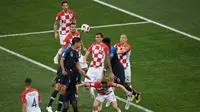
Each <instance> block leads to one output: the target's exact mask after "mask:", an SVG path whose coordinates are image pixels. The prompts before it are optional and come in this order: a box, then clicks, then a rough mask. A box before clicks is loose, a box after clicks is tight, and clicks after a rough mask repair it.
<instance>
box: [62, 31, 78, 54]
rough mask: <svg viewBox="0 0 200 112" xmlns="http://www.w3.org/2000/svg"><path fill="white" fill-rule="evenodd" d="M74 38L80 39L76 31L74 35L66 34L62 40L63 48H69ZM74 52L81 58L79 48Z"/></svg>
mask: <svg viewBox="0 0 200 112" xmlns="http://www.w3.org/2000/svg"><path fill="white" fill-rule="evenodd" d="M74 37H79V38H80V33H79V32H78V31H76V32H75V34H74V35H71V34H70V33H68V34H67V35H66V37H65V39H64V40H63V42H64V46H66V47H70V46H71V45H72V39H73V38H74ZM76 51H77V52H78V54H79V57H80V56H81V47H80V49H77V50H76Z"/></svg>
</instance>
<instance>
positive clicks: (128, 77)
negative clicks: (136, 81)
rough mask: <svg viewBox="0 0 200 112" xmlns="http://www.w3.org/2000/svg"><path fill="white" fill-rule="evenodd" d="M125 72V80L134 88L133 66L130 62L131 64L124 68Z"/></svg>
mask: <svg viewBox="0 0 200 112" xmlns="http://www.w3.org/2000/svg"><path fill="white" fill-rule="evenodd" d="M124 72H125V82H126V83H127V84H128V85H129V86H130V87H131V88H132V84H131V66H130V64H129V66H128V67H127V68H126V69H124Z"/></svg>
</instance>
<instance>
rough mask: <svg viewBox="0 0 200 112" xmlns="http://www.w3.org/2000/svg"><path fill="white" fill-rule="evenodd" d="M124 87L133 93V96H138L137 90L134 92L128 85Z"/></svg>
mask: <svg viewBox="0 0 200 112" xmlns="http://www.w3.org/2000/svg"><path fill="white" fill-rule="evenodd" d="M124 87H125V88H126V89H127V90H128V91H130V92H132V94H133V95H134V96H137V92H136V91H135V90H133V89H132V88H131V87H130V86H129V85H128V84H124Z"/></svg>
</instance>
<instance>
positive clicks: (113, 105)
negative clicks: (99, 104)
mask: <svg viewBox="0 0 200 112" xmlns="http://www.w3.org/2000/svg"><path fill="white" fill-rule="evenodd" d="M111 103H112V107H113V108H114V110H115V111H116V112H121V110H120V109H119V107H118V106H117V101H113V102H111Z"/></svg>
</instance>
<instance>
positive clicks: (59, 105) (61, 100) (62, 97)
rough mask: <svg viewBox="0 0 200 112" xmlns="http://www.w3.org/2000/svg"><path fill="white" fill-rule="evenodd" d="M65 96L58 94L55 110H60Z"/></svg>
mask: <svg viewBox="0 0 200 112" xmlns="http://www.w3.org/2000/svg"><path fill="white" fill-rule="evenodd" d="M64 99H65V96H64V95H62V94H60V96H59V103H58V107H57V111H60V110H61V108H62V105H63V102H64Z"/></svg>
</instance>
